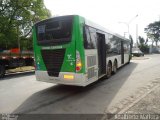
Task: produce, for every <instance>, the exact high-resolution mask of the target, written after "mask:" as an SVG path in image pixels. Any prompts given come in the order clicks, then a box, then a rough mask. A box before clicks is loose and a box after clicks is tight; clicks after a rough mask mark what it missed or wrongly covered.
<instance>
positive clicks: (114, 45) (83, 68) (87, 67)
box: [33, 15, 131, 86]
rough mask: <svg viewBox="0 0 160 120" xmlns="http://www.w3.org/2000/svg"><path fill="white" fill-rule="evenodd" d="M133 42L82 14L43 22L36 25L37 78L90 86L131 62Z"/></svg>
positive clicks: (34, 32)
mask: <svg viewBox="0 0 160 120" xmlns="http://www.w3.org/2000/svg"><path fill="white" fill-rule="evenodd" d="M130 43H131V42H130V40H129V39H126V38H124V37H122V36H120V35H118V34H116V33H113V32H111V31H109V30H107V29H105V28H103V27H101V26H99V25H97V24H95V23H93V22H91V21H89V20H87V19H85V18H84V17H81V16H79V15H67V16H58V17H53V18H49V19H46V20H43V21H40V22H38V23H36V24H35V25H34V26H33V45H34V46H33V47H34V57H35V69H36V70H35V75H36V79H37V80H38V81H43V82H50V83H56V84H65V85H75V86H87V85H89V84H91V83H93V82H95V81H97V80H98V79H100V78H101V77H103V76H107V77H110V76H111V75H112V73H116V72H117V69H118V68H119V67H121V66H123V65H125V64H126V63H129V62H130V56H131V53H130V50H131V48H130Z"/></svg>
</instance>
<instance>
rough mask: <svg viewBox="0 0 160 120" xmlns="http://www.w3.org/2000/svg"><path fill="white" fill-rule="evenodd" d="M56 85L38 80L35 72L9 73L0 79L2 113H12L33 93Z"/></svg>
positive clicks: (0, 108)
mask: <svg viewBox="0 0 160 120" xmlns="http://www.w3.org/2000/svg"><path fill="white" fill-rule="evenodd" d="M54 85H55V84H50V83H42V82H38V81H36V78H35V74H34V72H27V73H20V74H10V75H7V76H6V77H4V78H3V79H1V80H0V113H12V112H13V111H14V110H15V109H16V108H17V107H18V106H19V105H21V104H22V103H23V102H24V101H25V100H26V99H27V98H29V97H30V96H31V95H32V94H34V93H36V92H38V91H40V90H43V89H45V88H49V87H51V86H54Z"/></svg>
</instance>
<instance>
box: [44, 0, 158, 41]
mask: <svg viewBox="0 0 160 120" xmlns="http://www.w3.org/2000/svg"><path fill="white" fill-rule="evenodd" d="M44 3H45V5H46V7H47V8H48V9H49V10H50V11H51V13H52V16H61V15H72V14H76V15H81V16H83V17H85V18H87V19H89V20H91V21H93V22H95V23H97V24H99V25H101V26H103V27H105V28H106V29H109V30H111V31H112V32H115V33H118V34H120V35H122V36H124V34H127V33H126V32H127V31H128V27H127V25H126V23H127V24H128V23H129V21H130V23H129V33H130V34H131V35H132V37H133V40H134V42H136V36H137V35H138V36H142V37H144V38H146V34H145V33H144V28H146V27H147V25H148V24H149V23H152V22H155V21H158V20H160V0H44Z"/></svg>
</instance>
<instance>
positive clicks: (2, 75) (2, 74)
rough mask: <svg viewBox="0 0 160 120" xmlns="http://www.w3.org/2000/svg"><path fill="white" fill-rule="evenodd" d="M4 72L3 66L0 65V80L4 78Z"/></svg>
mask: <svg viewBox="0 0 160 120" xmlns="http://www.w3.org/2000/svg"><path fill="white" fill-rule="evenodd" d="M5 73H6V70H5V66H4V65H0V78H3V77H4V76H5Z"/></svg>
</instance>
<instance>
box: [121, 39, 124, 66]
mask: <svg viewBox="0 0 160 120" xmlns="http://www.w3.org/2000/svg"><path fill="white" fill-rule="evenodd" d="M123 44H124V43H123V41H121V64H124V46H123Z"/></svg>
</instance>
